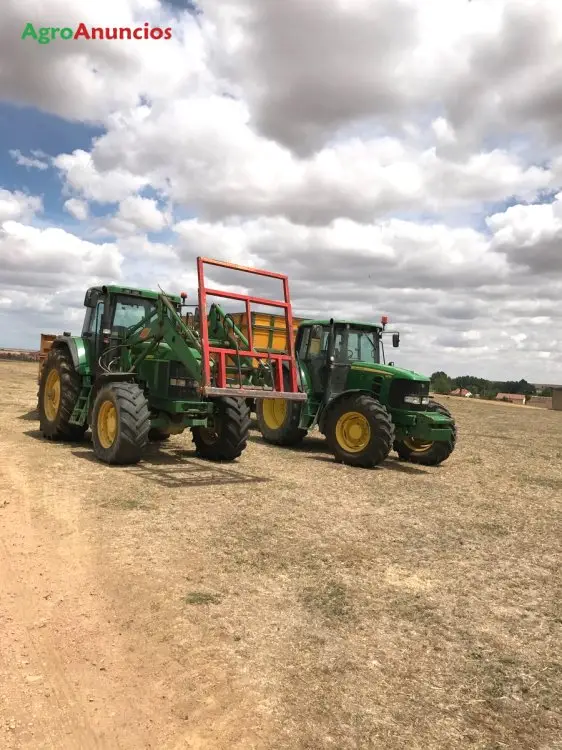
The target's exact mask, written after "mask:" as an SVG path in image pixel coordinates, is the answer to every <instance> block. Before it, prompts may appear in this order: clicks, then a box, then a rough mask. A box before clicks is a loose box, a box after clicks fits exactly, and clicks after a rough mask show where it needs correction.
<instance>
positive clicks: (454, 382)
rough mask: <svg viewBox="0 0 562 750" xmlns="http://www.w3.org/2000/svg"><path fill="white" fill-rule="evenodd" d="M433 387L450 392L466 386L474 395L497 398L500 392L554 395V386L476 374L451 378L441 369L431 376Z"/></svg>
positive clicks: (439, 390) (443, 391)
mask: <svg viewBox="0 0 562 750" xmlns="http://www.w3.org/2000/svg"><path fill="white" fill-rule="evenodd" d="M431 387H432V390H433V391H434V392H435V393H450V392H451V391H454V390H455V389H456V388H466V389H467V390H468V391H470V392H471V393H472V394H473V395H474V396H480V398H490V399H495V398H496V396H497V395H498V393H521V394H523V395H525V396H527V400H529V399H531V398H532V397H533V396H552V388H543V389H538V390H537V388H535V386H534V385H533V384H532V383H528V382H527V381H526V380H504V381H497V380H486V379H485V378H477V377H475V376H474V375H461V376H460V377H458V378H451V377H449V376H448V375H447V373H446V372H443V371H442V370H439V371H437V372H434V373H433V374H432V376H431Z"/></svg>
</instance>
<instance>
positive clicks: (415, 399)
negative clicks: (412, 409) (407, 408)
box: [404, 395, 429, 406]
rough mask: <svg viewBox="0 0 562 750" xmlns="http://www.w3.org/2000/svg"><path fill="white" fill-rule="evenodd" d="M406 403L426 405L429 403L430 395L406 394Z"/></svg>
mask: <svg viewBox="0 0 562 750" xmlns="http://www.w3.org/2000/svg"><path fill="white" fill-rule="evenodd" d="M404 403H405V404H413V405H415V406H425V405H426V404H429V396H413V395H412V396H404Z"/></svg>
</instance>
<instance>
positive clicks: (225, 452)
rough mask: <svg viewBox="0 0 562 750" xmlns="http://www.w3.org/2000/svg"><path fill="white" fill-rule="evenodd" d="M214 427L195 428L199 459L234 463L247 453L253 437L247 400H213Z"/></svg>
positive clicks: (228, 398) (193, 428)
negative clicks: (248, 443) (251, 435)
mask: <svg viewBox="0 0 562 750" xmlns="http://www.w3.org/2000/svg"><path fill="white" fill-rule="evenodd" d="M214 405H215V410H214V413H213V417H212V420H213V424H212V427H211V426H210V427H192V428H191V434H192V436H193V442H194V443H195V448H196V450H197V455H198V456H200V457H201V458H206V459H208V460H209V461H234V459H236V458H239V457H240V456H241V455H242V452H243V451H244V450H245V448H246V445H247V442H248V437H249V434H250V409H249V407H248V404H247V403H246V400H245V399H243V398H235V397H231V396H225V397H223V398H217V399H216V400H214Z"/></svg>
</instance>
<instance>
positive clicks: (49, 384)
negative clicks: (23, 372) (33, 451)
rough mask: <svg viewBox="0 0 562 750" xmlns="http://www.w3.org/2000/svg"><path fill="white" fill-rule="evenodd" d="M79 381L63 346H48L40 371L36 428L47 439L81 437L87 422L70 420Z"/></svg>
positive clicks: (78, 376)
mask: <svg viewBox="0 0 562 750" xmlns="http://www.w3.org/2000/svg"><path fill="white" fill-rule="evenodd" d="M81 387H82V381H81V378H80V375H79V374H78V373H77V372H76V370H75V369H74V363H73V361H72V357H71V356H70V352H69V351H68V349H67V348H66V347H64V348H63V347H56V348H54V349H51V351H50V352H49V354H48V356H47V358H46V359H45V363H44V365H43V368H42V371H41V379H40V383H39V395H38V409H39V429H40V430H41V432H42V433H43V437H45V438H47V440H69V441H77V442H78V441H80V440H82V439H83V437H84V433H85V432H86V429H87V425H75V424H71V423H70V417H71V416H72V412H73V411H74V407H75V405H76V402H77V400H78V397H79V395H80V389H81Z"/></svg>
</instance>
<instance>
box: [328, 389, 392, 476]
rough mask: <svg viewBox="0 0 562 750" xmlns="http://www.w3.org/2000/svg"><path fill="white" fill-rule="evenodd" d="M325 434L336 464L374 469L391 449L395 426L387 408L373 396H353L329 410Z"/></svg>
mask: <svg viewBox="0 0 562 750" xmlns="http://www.w3.org/2000/svg"><path fill="white" fill-rule="evenodd" d="M324 433H325V435H326V440H327V442H328V445H329V446H330V450H331V451H332V453H333V454H334V457H335V459H336V461H338V462H340V463H344V464H348V465H349V466H359V467H362V468H373V467H375V466H378V465H379V464H382V462H383V461H384V460H385V459H386V458H387V457H388V454H389V453H390V451H391V449H392V443H393V440H394V425H393V423H392V419H391V417H390V414H389V413H388V411H387V410H386V409H385V407H384V406H382V404H380V403H379V402H378V401H377V400H376V399H374V398H373V397H372V396H368V395H367V394H363V393H362V394H359V395H353V394H351V395H349V396H347V397H345V398H342V399H341V401H338V402H336V403H335V404H334V406H333V407H331V408H330V411H329V413H328V416H327V419H326V424H325V429H324Z"/></svg>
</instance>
